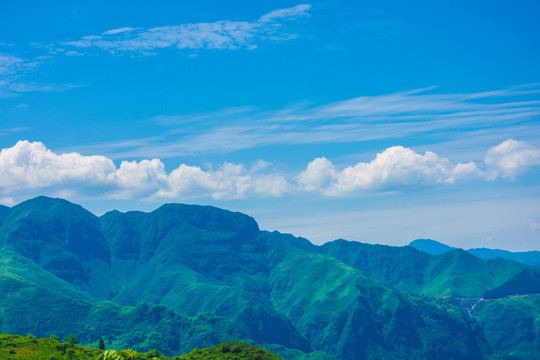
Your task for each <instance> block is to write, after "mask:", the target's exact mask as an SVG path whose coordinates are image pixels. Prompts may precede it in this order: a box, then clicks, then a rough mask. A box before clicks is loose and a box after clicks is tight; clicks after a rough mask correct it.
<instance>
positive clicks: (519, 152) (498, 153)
mask: <svg viewBox="0 0 540 360" xmlns="http://www.w3.org/2000/svg"><path fill="white" fill-rule="evenodd" d="M484 161H485V163H486V165H487V166H488V167H490V170H489V173H488V178H489V179H492V180H493V179H495V178H497V177H498V176H501V177H503V178H505V179H508V180H513V179H515V178H516V176H517V175H519V174H522V173H524V172H525V171H527V170H528V169H529V168H531V167H532V166H536V165H540V149H539V148H537V147H534V146H532V145H530V144H527V143H525V142H523V141H517V140H514V139H508V140H506V141H503V142H502V143H500V144H499V145H497V146H494V147H492V148H491V149H489V151H488V152H487V155H486V157H485V160H484Z"/></svg>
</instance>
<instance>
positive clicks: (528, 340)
mask: <svg viewBox="0 0 540 360" xmlns="http://www.w3.org/2000/svg"><path fill="white" fill-rule="evenodd" d="M471 315H472V316H473V317H474V318H475V319H477V321H478V323H479V325H480V327H481V328H482V329H483V331H484V334H485V336H486V338H487V339H488V341H489V343H490V345H491V347H492V348H493V350H495V351H496V352H497V353H498V354H499V355H501V356H502V355H507V356H510V355H513V356H514V357H513V358H515V359H523V360H525V359H531V358H534V357H531V355H532V354H540V295H521V296H511V297H507V298H503V299H491V300H485V299H483V300H478V302H477V303H476V304H473V306H472V310H471Z"/></svg>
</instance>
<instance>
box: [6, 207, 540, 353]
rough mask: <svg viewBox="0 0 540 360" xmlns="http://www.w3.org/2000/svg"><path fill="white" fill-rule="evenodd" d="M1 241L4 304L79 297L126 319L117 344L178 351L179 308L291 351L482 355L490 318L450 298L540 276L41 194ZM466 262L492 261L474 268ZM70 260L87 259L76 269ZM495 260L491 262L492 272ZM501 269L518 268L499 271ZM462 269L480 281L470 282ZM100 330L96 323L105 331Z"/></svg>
mask: <svg viewBox="0 0 540 360" xmlns="http://www.w3.org/2000/svg"><path fill="white" fill-rule="evenodd" d="M17 239H21V240H20V241H15V240H17ZM36 244H38V245H39V246H36ZM32 245H34V246H32ZM0 246H1V247H2V253H1V254H2V258H1V260H2V261H0V274H4V275H0V286H2V288H3V289H4V291H5V292H6V293H8V294H9V297H8V298H6V300H5V301H4V302H3V303H2V311H4V312H6V311H15V309H16V308H23V309H24V308H26V309H27V310H28V309H31V308H32V307H33V306H42V309H45V308H46V305H47V304H46V300H43V301H44V302H45V303H44V304H43V303H40V301H41V300H40V294H41V298H42V299H50V302H52V303H57V304H66V305H64V306H63V307H64V308H66V309H72V310H70V311H73V313H72V315H71V317H73V318H77V317H78V318H79V319H82V320H78V321H80V322H76V324H80V325H77V326H80V328H81V331H82V330H84V329H89V328H92V327H93V328H94V329H100V330H99V331H101V332H107V331H113V330H107V328H108V326H107V325H108V324H112V323H115V322H116V323H117V325H115V326H114V327H113V328H114V329H115V330H114V331H113V332H112V333H110V334H109V335H111V336H113V337H115V339H117V340H115V341H116V342H117V344H119V345H123V346H134V345H135V346H141V347H144V346H146V345H147V344H148V342H149V341H150V342H151V341H152V339H156V338H163V339H168V340H167V341H166V342H165V343H166V344H167V347H166V348H165V349H164V351H165V352H167V351H169V353H170V352H172V351H174V349H175V348H176V347H178V339H179V338H178V334H176V335H175V332H174V331H172V332H171V331H170V329H171V327H170V326H169V325H168V326H164V325H163V324H167V323H171V321H172V322H173V323H174V322H175V321H176V322H177V323H178V322H179V323H178V324H184V325H182V326H183V327H182V326H181V328H183V329H185V331H187V332H188V333H189V332H190V331H195V333H199V334H202V338H201V337H197V336H195V337H194V338H195V339H201V346H202V345H204V346H210V345H212V343H213V342H214V341H216V339H218V338H219V339H222V338H223V337H224V336H228V335H231V336H232V335H234V336H239V337H240V336H241V337H243V338H246V339H249V340H251V341H253V342H255V343H257V344H261V345H265V346H269V347H272V346H273V347H275V348H280V347H284V349H285V350H283V353H284V354H288V355H287V356H291V358H293V357H294V358H310V357H311V358H312V359H317V358H328V357H329V356H333V357H336V358H337V359H340V360H349V359H350V360H352V359H374V358H380V359H385V358H389V359H390V358H393V359H394V358H395V359H409V358H413V359H414V358H418V359H420V358H424V359H430V358H433V359H435V358H437V356H439V355H438V354H444V356H445V358H448V359H481V358H483V357H485V356H488V357H489V356H491V354H492V350H491V348H492V347H493V345H492V343H491V342H490V339H486V338H485V337H484V335H483V331H484V330H483V328H482V326H483V324H484V323H488V322H487V320H485V322H484V323H481V324H477V323H476V318H471V317H470V316H469V314H468V312H467V311H466V308H465V307H463V306H461V305H460V304H458V303H455V302H453V301H449V299H447V298H446V297H448V296H450V297H454V296H457V295H466V296H468V295H480V296H484V295H485V294H486V292H487V291H491V290H497V289H498V291H503V292H504V291H506V292H508V291H509V292H513V291H514V290H515V289H516V288H517V289H519V291H521V292H528V291H530V290H531V289H536V286H540V285H538V284H536V283H534V282H531V279H527V278H523V279H521V278H517V280H516V281H515V283H516V284H517V285H519V286H517V285H516V284H514V283H512V282H509V280H511V279H513V276H515V275H516V274H519V273H520V272H519V271H521V270H523V269H525V270H527V271H529V272H530V274H531V276H532V277H533V279H535V276H536V274H537V270H535V269H532V268H529V267H526V266H525V265H520V264H517V263H514V262H506V261H505V260H502V259H500V260H493V261H484V260H481V259H478V258H476V257H474V256H472V255H470V254H467V253H461V252H456V253H451V254H449V255H442V256H439V257H433V256H431V255H428V254H425V253H423V252H420V251H418V250H416V249H413V248H412V247H402V248H396V247H390V246H374V245H368V244H361V243H354V242H346V241H344V240H341V241H336V242H332V243H329V244H328V245H327V244H325V245H323V246H316V245H313V244H311V243H310V242H309V241H308V240H307V239H303V238H297V237H294V236H292V235H287V234H281V233H278V232H266V231H261V230H260V229H259V227H258V225H257V223H256V221H255V220H254V219H253V218H251V217H249V216H247V215H244V214H241V213H234V212H230V211H227V210H222V209H218V208H214V207H208V206H198V205H183V204H167V205H164V206H162V207H160V208H158V209H156V210H155V211H153V212H150V213H143V212H127V213H122V212H118V211H112V212H108V213H106V214H104V215H102V216H100V217H96V216H95V215H93V214H91V213H89V212H87V211H86V210H84V209H83V208H82V207H80V206H78V205H75V204H71V203H69V202H67V201H65V200H61V199H50V198H44V197H40V198H36V199H33V200H29V201H27V202H24V203H22V205H21V204H19V205H16V206H14V207H12V208H10V211H9V214H8V215H7V216H6V218H5V221H4V223H3V224H2V226H1V227H0ZM399 259H401V263H400V262H399V261H397V260H399ZM405 260H407V261H405ZM62 261H63V262H62ZM458 263H460V264H466V265H467V266H469V265H470V264H473V265H475V266H478V267H479V268H478V269H480V270H479V271H477V272H476V273H474V274H472V275H470V276H469V277H465V278H464V277H463V272H462V271H461V270H460V268H461V266H462V265H459V266H458V265H455V264H458ZM62 264H63V265H64V266H65V265H66V264H67V265H69V266H71V264H74V265H76V266H71V267H70V268H69V270H70V272H66V270H65V269H62ZM397 264H401V265H400V267H397ZM418 269H420V270H421V271H419V270H418ZM485 269H487V270H489V271H490V272H491V273H488V274H487V275H481V273H482V271H483V270H485ZM531 269H532V270H531ZM299 270H300V271H299ZM473 270H474V268H473ZM497 271H499V272H501V273H502V274H506V275H505V276H506V277H502V278H496V276H495V275H494V274H495V273H496V272H497ZM10 274H11V275H10ZM396 274H397V275H399V276H401V277H402V278H399V276H397V275H396ZM443 277H444V278H443ZM32 279H35V280H32ZM426 279H427V280H429V281H426ZM434 279H435V280H437V281H435V280H434ZM463 279H467V280H466V281H472V280H474V281H475V282H478V283H479V285H475V286H473V287H472V288H471V287H463V286H461V285H459V283H460V281H463ZM442 280H444V281H442ZM430 281H431V282H430ZM441 284H443V285H441ZM505 284H506V288H505V287H504V286H503V288H502V290H501V289H500V287H501V286H502V285H505ZM460 286H461V287H460ZM460 289H462V290H463V289H465V290H467V291H471V293H470V294H469V293H463V292H460V291H462V290H460ZM471 289H472V290H471ZM479 289H480V290H479ZM25 294H34V295H32V296H31V297H28V296H25ZM426 295H429V296H426ZM29 299H31V300H29ZM55 299H56V300H55ZM62 299H64V300H62ZM43 301H41V302H43ZM14 303H16V304H17V305H16V307H15V308H14ZM67 304H80V305H76V306H74V307H73V305H67ZM107 304H110V305H107ZM141 306H143V308H144V306H148V309H154V307H156V306H157V308H155V309H162V310H159V311H158V310H155V311H157V313H162V314H164V315H163V316H164V318H163V320H160V321H164V322H163V323H161V322H159V321H158V323H159V324H161V325H160V326H161V327H162V329H160V328H157V327H156V325H152V324H155V323H147V322H144V318H145V317H146V316H154V315H152V314H153V311H154V310H152V311H150V310H149V311H143V314H146V315H144V316H143V317H142V318H140V320H141V321H142V324H143V325H144V324H146V325H144V326H143V325H141V326H142V327H143V328H144V327H146V328H147V331H144V330H143V328H141V327H137V326H134V325H133V324H134V323H132V322H130V321H133V320H129V319H132V318H130V316H132V317H133V316H134V315H129V314H137V311H138V310H136V309H139V308H140V307H141ZM77 309H79V310H77ZM107 309H108V310H107ZM111 309H116V310H114V311H112V310H111ZM130 309H133V310H130ZM17 311H19V310H17ZM111 311H112V312H111ZM134 311H135V312H134ZM485 311H487V310H485ZM42 312H43V310H40V311H37V312H35V313H38V314H41V313H42ZM45 312H46V311H45ZM78 312H79V313H78ZM203 313H206V314H209V316H210V318H208V321H207V322H205V321H206V320H205V321H203V322H199V323H195V322H193V321H191V320H190V321H188V320H186V319H189V318H193V317H197V316H199V314H203ZM77 314H78V315H77ZM106 314H109V315H108V317H109V318H107V316H106ZM115 314H116V315H115ZM122 314H123V315H122ZM167 314H170V315H167ZM173 314H178V315H173ZM479 314H480V315H481V314H483V313H481V312H479ZM56 318H58V319H57V320H58V321H56V320H55V319H56ZM64 318H65V315H63V314H62V311H61V307H59V308H57V310H55V311H49V313H48V314H47V319H48V320H47V321H46V322H44V323H46V324H47V326H46V327H43V328H39V326H38V325H36V324H30V322H31V320H30V319H27V318H25V319H27V320H26V322H27V323H26V324H24V323H17V322H16V321H15V320H14V318H13V317H11V318H10V319H11V320H9V321H4V322H2V323H0V331H4V330H5V329H9V330H10V331H9V332H15V333H17V332H24V331H27V330H28V329H29V327H28V326H30V325H31V326H34V327H33V328H32V329H33V333H34V332H35V334H36V335H39V336H41V335H43V336H47V334H46V333H45V332H47V331H49V333H50V332H58V329H60V330H61V329H62V327H65V326H66V325H65V324H66V323H65V322H63V320H62V321H60V320H61V319H64ZM135 318H136V317H135ZM479 318H482V317H481V316H479ZM85 319H86V320H85ZM100 319H101V320H100ZM158 319H159V316H158ZM173 319H176V320H173ZM212 319H215V320H212ZM217 319H222V320H219V321H220V323H221V324H222V325H221V326H220V327H217V329H221V330H216V331H214V332H212V330H211V329H209V328H208V326H210V327H212V325H211V324H212V323H214V324H217V323H219V321H218V320H217ZM100 321H101V322H103V324H101V325H98V324H99V322H100ZM216 321H218V322H216ZM86 323H88V325H84V326H83V324H86ZM29 324H30V325H29ZM129 324H131V325H129ZM205 324H206V325H205ZM25 326H26V327H25ZM36 326H37V327H36ZM85 326H86V327H85ZM109 326H110V325H109ZM177 326H179V325H177ZM70 329H73V328H70ZM167 329H169V330H167ZM190 329H191V330H190ZM197 329H199V330H197ZM227 329H228V330H227ZM121 330H124V331H125V334H124V335H122V336H120V335H119V334H120V332H121ZM40 332H41V333H40ZM91 333H92V334H94V335H95V336H97V330H96V331H93V332H91ZM212 334H214V335H212ZM227 334H228V335H227ZM101 335H103V334H101ZM213 339H214V340H213ZM87 340H88V339H87ZM145 344H146V345H145ZM513 346H514V347H516V346H517V345H516V344H511V343H510V344H508V345H507V347H506V348H504V349H500V348H499V349H498V351H502V352H504V351H511V350H512V349H513V348H512V347H513ZM522 348H524V349H526V348H528V347H522ZM310 354H311V355H310ZM314 354H315V355H314Z"/></svg>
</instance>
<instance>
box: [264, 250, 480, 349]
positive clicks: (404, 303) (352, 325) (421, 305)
mask: <svg viewBox="0 0 540 360" xmlns="http://www.w3.org/2000/svg"><path fill="white" fill-rule="evenodd" d="M274 256H275V257H277V258H282V259H280V261H278V262H277V264H276V266H275V267H274V268H273V270H272V274H271V281H272V289H273V290H272V300H273V302H274V304H275V306H276V308H277V309H278V310H279V311H281V312H283V313H284V314H286V315H287V316H288V317H289V318H290V319H291V320H292V321H293V323H294V324H295V326H296V327H297V329H298V330H299V331H300V333H302V334H303V335H304V336H306V337H307V338H308V339H309V340H310V342H311V344H312V346H313V347H314V348H316V349H319V350H323V351H326V352H328V353H331V354H334V355H336V356H337V357H338V358H343V359H414V358H426V359H430V358H435V356H440V355H436V354H444V358H445V359H479V358H482V354H481V350H480V347H479V344H478V343H477V342H476V338H475V335H474V334H473V331H472V329H471V328H470V327H469V324H468V321H467V319H466V316H465V314H464V313H463V312H462V311H461V309H460V308H459V307H457V306H450V305H447V304H443V303H437V302H436V301H432V300H427V299H420V298H413V297H409V296H406V295H403V294H401V293H400V292H399V291H396V290H394V289H392V288H390V287H387V286H384V285H382V284H380V283H378V282H376V281H373V280H372V279H369V278H368V277H366V276H365V275H363V274H362V273H361V272H359V271H357V270H356V269H354V268H352V267H350V266H348V265H346V264H344V263H342V262H340V261H337V260H335V259H332V258H328V257H325V256H322V255H320V254H314V253H309V252H307V251H304V250H300V249H296V248H292V247H287V246H284V245H283V244H281V245H279V246H276V249H275V254H274ZM304 294H310V296H305V295H304Z"/></svg>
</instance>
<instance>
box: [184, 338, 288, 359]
mask: <svg viewBox="0 0 540 360" xmlns="http://www.w3.org/2000/svg"><path fill="white" fill-rule="evenodd" d="M179 359H180V360H218V359H231V360H241V359H246V360H248V359H249V360H280V359H281V358H280V357H279V356H277V355H274V354H272V353H271V352H270V351H268V350H265V349H261V348H260V347H257V346H253V345H248V344H246V343H244V342H240V341H231V342H227V343H223V344H219V345H216V346H213V347H211V348H204V349H201V350H199V349H193V350H191V352H190V353H189V354H184V355H181V356H180V357H179Z"/></svg>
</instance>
